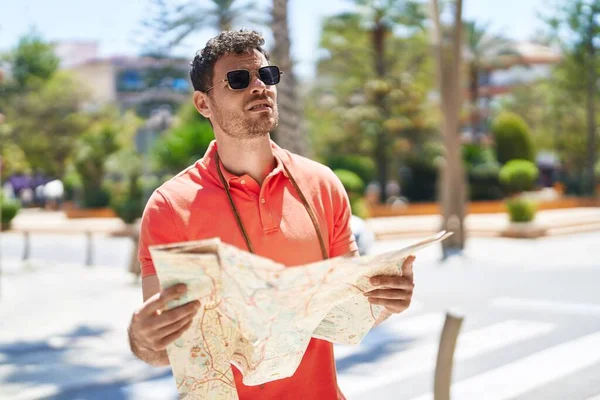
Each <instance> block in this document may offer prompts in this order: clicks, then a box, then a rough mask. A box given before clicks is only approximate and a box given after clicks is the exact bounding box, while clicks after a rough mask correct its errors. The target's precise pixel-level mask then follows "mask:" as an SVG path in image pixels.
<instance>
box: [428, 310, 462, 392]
mask: <svg viewBox="0 0 600 400" xmlns="http://www.w3.org/2000/svg"><path fill="white" fill-rule="evenodd" d="M463 319H464V317H463V316H462V315H453V314H451V313H446V322H445V323H444V328H443V329H442V334H441V336H440V347H439V349H438V357H437V363H436V365H435V380H434V390H433V399H434V400H450V386H451V385H452V364H453V359H454V350H455V348H456V340H457V339H458V334H459V333H460V327H461V325H462V322H463Z"/></svg>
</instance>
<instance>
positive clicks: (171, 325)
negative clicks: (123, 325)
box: [129, 284, 200, 352]
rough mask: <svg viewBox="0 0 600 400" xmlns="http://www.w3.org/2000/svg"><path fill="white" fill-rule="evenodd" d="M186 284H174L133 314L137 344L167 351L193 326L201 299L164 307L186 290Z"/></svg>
mask: <svg viewBox="0 0 600 400" xmlns="http://www.w3.org/2000/svg"><path fill="white" fill-rule="evenodd" d="M186 290H187V289H186V287H185V285H183V284H178V285H174V286H172V287H170V288H168V289H165V290H163V291H161V292H159V293H156V294H155V295H153V296H152V297H150V298H148V300H146V301H145V302H144V304H143V305H142V306H141V307H140V308H139V309H138V310H137V311H136V312H134V314H133V317H132V319H131V324H130V326H129V335H130V340H131V341H132V344H134V345H135V347H137V348H139V349H141V350H146V351H152V352H159V351H162V350H164V349H165V348H166V347H167V345H169V344H170V343H172V342H174V341H175V340H176V339H178V338H179V337H180V336H181V335H183V333H184V332H185V331H186V330H188V329H189V327H190V325H191V324H192V319H193V318H194V316H195V315H196V312H197V311H198V308H199V307H200V302H199V301H197V300H196V301H191V302H189V303H186V304H184V305H182V306H179V307H176V308H173V309H171V310H164V308H165V306H166V305H167V303H168V302H169V301H171V300H175V299H177V298H178V297H180V296H181V295H182V294H184V293H185V292H186Z"/></svg>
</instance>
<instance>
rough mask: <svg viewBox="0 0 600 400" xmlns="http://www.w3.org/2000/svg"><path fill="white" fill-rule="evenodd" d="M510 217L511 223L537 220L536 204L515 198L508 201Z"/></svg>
mask: <svg viewBox="0 0 600 400" xmlns="http://www.w3.org/2000/svg"><path fill="white" fill-rule="evenodd" d="M506 207H507V208H508V215H509V217H510V221H511V222H531V221H533V219H534V218H535V212H536V206H535V203H534V202H532V201H530V200H527V199H524V198H520V197H517V198H514V199H509V200H507V201H506Z"/></svg>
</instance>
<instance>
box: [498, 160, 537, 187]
mask: <svg viewBox="0 0 600 400" xmlns="http://www.w3.org/2000/svg"><path fill="white" fill-rule="evenodd" d="M538 176H539V170H538V168H537V167H536V166H535V164H534V163H532V162H531V161H527V160H511V161H509V162H508V163H506V164H505V165H504V166H503V167H502V169H501V170H500V182H502V184H503V185H504V187H505V188H506V190H507V191H508V192H509V193H519V192H524V191H526V190H531V189H533V188H534V186H535V182H536V180H537V178H538Z"/></svg>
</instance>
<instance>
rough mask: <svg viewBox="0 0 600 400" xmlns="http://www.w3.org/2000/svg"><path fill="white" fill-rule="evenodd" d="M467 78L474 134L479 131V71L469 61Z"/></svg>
mask: <svg viewBox="0 0 600 400" xmlns="http://www.w3.org/2000/svg"><path fill="white" fill-rule="evenodd" d="M469 80H470V84H469V86H470V92H471V129H472V133H473V135H474V136H475V135H476V134H477V133H478V132H479V128H480V127H479V104H478V102H479V71H478V70H477V65H475V63H471V64H470V66H469Z"/></svg>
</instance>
